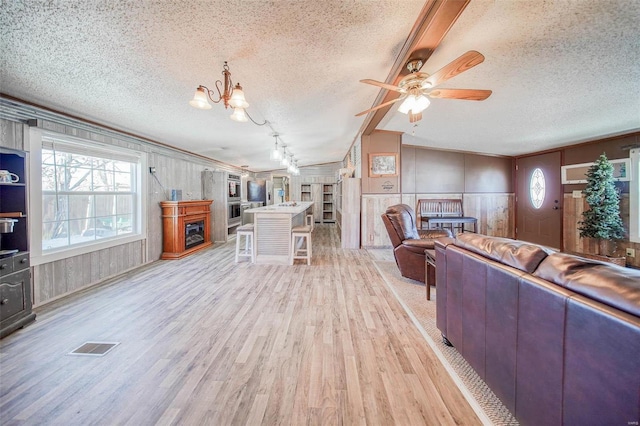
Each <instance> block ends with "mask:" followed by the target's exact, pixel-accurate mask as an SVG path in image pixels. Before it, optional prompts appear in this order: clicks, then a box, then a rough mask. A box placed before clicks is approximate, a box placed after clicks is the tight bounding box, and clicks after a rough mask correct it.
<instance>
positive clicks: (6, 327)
mask: <svg viewBox="0 0 640 426" xmlns="http://www.w3.org/2000/svg"><path fill="white" fill-rule="evenodd" d="M0 170H8V171H9V172H11V173H13V174H14V175H16V176H17V177H18V181H17V182H0V218H7V219H12V220H15V222H14V223H13V227H12V230H11V232H3V233H0V338H2V337H5V336H6V335H8V334H10V333H12V332H13V331H15V330H17V329H18V328H21V327H24V326H25V325H26V324H28V323H30V322H32V321H33V320H35V317H36V315H35V314H34V313H33V312H32V311H31V309H32V304H33V302H32V293H31V272H30V268H29V251H28V250H29V247H28V246H29V238H28V233H27V231H28V227H27V173H26V171H27V169H26V153H25V152H23V151H15V150H11V149H7V148H0Z"/></svg>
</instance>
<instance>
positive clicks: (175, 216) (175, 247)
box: [160, 200, 213, 259]
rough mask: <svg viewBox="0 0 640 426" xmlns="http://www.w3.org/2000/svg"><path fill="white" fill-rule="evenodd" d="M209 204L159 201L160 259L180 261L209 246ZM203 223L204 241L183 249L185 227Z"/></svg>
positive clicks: (201, 201) (208, 202)
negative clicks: (160, 227)
mask: <svg viewBox="0 0 640 426" xmlns="http://www.w3.org/2000/svg"><path fill="white" fill-rule="evenodd" d="M211 203H213V200H195V201H161V202H160V207H161V208H162V250H163V253H162V256H161V257H160V258H161V259H180V258H182V257H184V256H187V255H189V254H191V253H194V252H196V251H198V250H202V249H204V248H206V247H209V246H211V244H212V243H211V232H210V229H211ZM201 220H202V221H204V241H203V242H202V243H201V244H198V245H197V246H194V247H190V248H185V230H186V228H185V226H186V224H188V223H193V222H198V221H201Z"/></svg>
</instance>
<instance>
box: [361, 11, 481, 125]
mask: <svg viewBox="0 0 640 426" xmlns="http://www.w3.org/2000/svg"><path fill="white" fill-rule="evenodd" d="M470 1H471V0H428V1H427V3H425V5H424V7H423V8H422V11H421V12H420V15H419V16H418V19H417V20H416V23H415V24H414V26H413V28H412V30H411V33H410V34H409V37H408V38H407V42H406V43H405V45H404V46H403V48H402V50H401V52H400V54H399V55H398V57H397V59H396V61H395V63H394V64H393V66H392V68H391V71H390V72H389V76H387V79H386V80H385V83H389V84H393V85H397V84H398V83H399V82H400V80H401V79H402V77H404V76H405V75H407V74H408V73H409V72H408V70H407V69H406V67H405V65H406V64H407V62H409V61H410V60H413V59H420V60H422V63H423V64H424V63H426V62H427V59H429V57H430V56H431V54H432V53H433V52H434V51H435V50H436V48H437V47H438V46H439V45H440V43H441V42H442V39H443V38H444V36H445V35H446V34H447V33H448V32H449V30H450V29H451V27H452V26H453V24H454V23H455V22H456V21H457V20H458V17H459V16H460V14H461V13H462V11H464V9H465V8H466V7H467V5H468V4H469V2H470ZM398 96H400V94H399V93H397V92H392V91H389V90H386V89H382V90H380V93H378V96H377V97H376V100H375V101H374V103H373V105H372V106H371V108H374V107H376V106H378V105H381V104H383V103H385V102H388V101H391V100H393V99H396V98H397V97H398ZM394 106H395V104H392V105H389V106H387V107H384V108H380V109H379V110H376V111H373V112H370V113H369V114H368V115H367V118H366V119H365V121H364V122H363V123H362V126H361V127H360V133H361V134H362V135H370V134H371V133H372V132H373V131H374V130H375V129H376V127H377V126H378V124H380V121H382V119H383V118H384V116H385V115H386V114H387V112H388V111H389V109H391V108H393V107H394Z"/></svg>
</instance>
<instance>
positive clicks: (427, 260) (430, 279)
mask: <svg viewBox="0 0 640 426" xmlns="http://www.w3.org/2000/svg"><path fill="white" fill-rule="evenodd" d="M424 270H425V280H424V284H425V286H426V287H427V300H431V286H432V285H433V286H435V285H436V251H435V250H430V249H427V250H425V251H424Z"/></svg>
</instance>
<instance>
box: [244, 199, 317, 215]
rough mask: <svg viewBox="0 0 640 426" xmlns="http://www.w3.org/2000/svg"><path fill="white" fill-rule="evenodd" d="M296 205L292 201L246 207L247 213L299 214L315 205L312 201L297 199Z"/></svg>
mask: <svg viewBox="0 0 640 426" xmlns="http://www.w3.org/2000/svg"><path fill="white" fill-rule="evenodd" d="M295 203H296V205H295V206H293V205H291V204H292V203H282V204H274V205H271V206H264V207H256V208H254V209H246V210H245V213H287V214H292V215H295V214H299V213H302V212H303V211H305V210H307V209H308V208H309V207H311V206H312V205H313V202H312V201H296V202H295Z"/></svg>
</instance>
